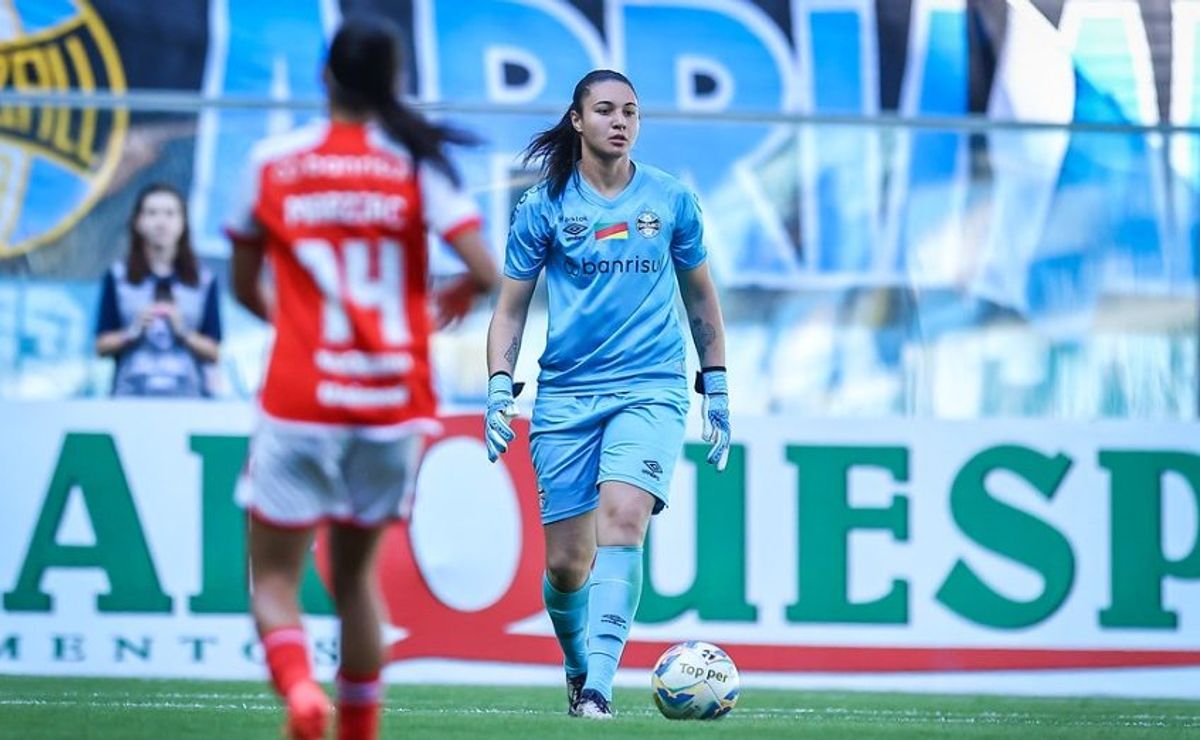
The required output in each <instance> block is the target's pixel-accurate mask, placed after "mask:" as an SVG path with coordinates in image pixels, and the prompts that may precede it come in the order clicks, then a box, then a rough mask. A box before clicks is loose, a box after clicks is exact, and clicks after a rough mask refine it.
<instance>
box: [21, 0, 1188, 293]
mask: <svg viewBox="0 0 1200 740" xmlns="http://www.w3.org/2000/svg"><path fill="white" fill-rule="evenodd" d="M1197 5H1198V4H1197V3H1194V2H1191V0H1174V1H1173V2H1172V1H1170V0H1105V2H1096V1H1095V0H791V1H790V2H767V1H765V0H761V1H758V2H721V1H718V0H601V1H597V2H582V1H578V2H570V1H566V0H480V1H477V2H470V3H463V2H457V1H452V0H409V1H407V2H387V3H385V2H381V1H380V0H367V1H364V2H349V1H348V0H342V1H341V2H339V1H338V0H287V1H286V2H285V1H284V0H264V1H263V2H256V3H234V2H231V1H230V0H185V1H183V2H179V3H171V4H170V6H169V7H166V6H160V5H155V4H141V3H138V4H131V3H127V2H123V1H122V0H40V1H39V2H36V3H35V2H14V3H13V4H12V7H13V12H12V13H10V14H7V15H5V16H0V60H4V61H5V64H0V70H3V73H2V74H0V87H2V88H3V89H9V90H19V91H29V90H46V89H67V88H76V89H82V90H89V89H107V90H111V91H113V92H118V93H120V92H122V91H124V90H127V89H129V90H147V89H157V90H185V91H188V90H190V91H194V92H199V93H203V94H204V95H205V96H207V97H213V98H237V97H251V98H256V99H264V98H265V99H276V100H279V101H281V103H283V102H288V101H316V100H319V99H320V97H321V94H322V91H321V87H320V77H319V68H320V64H321V60H322V55H323V51H324V47H325V44H326V41H327V39H328V38H329V36H330V34H331V33H332V31H333V30H334V29H335V28H336V27H337V25H338V23H339V22H340V21H341V19H342V17H343V16H344V15H345V14H347V13H349V12H358V11H361V10H373V11H375V12H378V13H380V14H382V15H386V16H389V17H391V18H392V19H393V20H394V21H396V22H397V24H398V26H399V27H400V28H401V29H402V30H403V33H404V46H405V48H406V52H407V70H406V86H407V92H408V93H409V94H410V95H411V96H413V97H414V98H416V99H418V100H420V101H423V102H425V103H441V104H448V105H449V106H450V108H451V109H453V105H454V104H470V105H472V106H478V105H480V104H484V105H488V106H495V110H494V111H489V112H487V113H472V114H469V115H454V119H455V121H456V123H458V124H460V125H462V126H464V127H467V128H470V129H473V130H475V131H476V132H478V133H479V134H481V135H482V136H483V137H484V138H485V140H486V144H485V146H483V147H480V148H477V149H473V150H468V151H464V152H462V153H461V156H460V157H459V161H460V162H461V166H462V168H463V170H464V173H465V175H466V177H467V179H468V182H469V183H470V184H471V186H472V187H473V189H474V190H475V192H477V194H478V198H479V200H480V204H481V206H482V207H483V209H484V213H485V214H487V215H488V229H489V233H488V235H489V237H490V241H491V243H493V244H494V245H496V248H497V249H500V245H502V244H503V242H504V231H505V226H506V224H507V221H508V219H507V215H508V211H509V209H510V207H511V203H512V202H513V200H514V198H515V196H516V194H519V192H520V191H521V190H522V189H523V187H524V186H525V184H526V183H527V181H528V180H527V177H528V173H523V172H521V171H520V169H519V168H518V167H517V166H516V163H515V155H516V154H517V153H518V152H519V151H520V150H521V149H522V148H523V147H524V145H525V144H526V143H527V142H528V141H529V138H530V136H531V135H532V134H533V133H535V132H536V131H538V130H539V129H541V128H544V127H546V126H547V125H549V124H550V123H552V122H553V120H554V118H555V115H547V114H544V113H541V114H536V115H535V114H530V113H528V111H529V110H530V109H534V110H547V109H548V110H552V111H557V110H560V109H565V107H566V105H567V103H568V102H569V97H570V93H571V90H572V87H573V85H574V83H575V81H576V80H577V79H578V78H579V77H581V76H582V75H583V74H584V73H586V72H587V71H588V70H589V69H592V68H595V67H613V68H617V69H621V70H624V71H625V72H626V73H627V74H629V76H630V77H631V78H632V79H633V81H634V83H635V85H636V86H637V88H638V92H639V95H640V97H641V101H642V104H643V107H644V109H645V110H647V111H649V112H660V113H679V114H684V115H679V116H677V115H671V116H659V117H657V118H655V117H654V116H652V115H651V116H648V117H647V120H646V121H645V125H644V128H643V133H642V137H641V139H640V141H639V142H638V145H637V148H636V150H635V157H637V158H640V159H644V160H646V161H648V162H652V163H654V164H656V165H657V166H660V167H663V168H664V169H667V170H669V171H672V172H674V173H676V174H678V175H679V176H681V177H682V178H683V179H684V180H685V181H687V182H689V183H690V184H691V185H693V186H694V187H695V188H696V189H697V190H698V192H699V193H700V195H701V199H702V201H703V203H704V205H705V210H706V219H707V222H708V227H709V241H710V243H711V245H712V247H713V250H712V251H713V265H714V270H715V272H716V273H717V276H718V278H719V279H720V280H721V281H722V282H723V284H725V285H727V286H773V285H783V286H796V285H838V286H842V285H852V286H853V285H912V286H916V287H918V288H951V289H957V290H962V291H966V292H968V293H970V294H973V295H975V296H977V297H979V298H982V299H985V300H988V301H991V302H993V303H996V304H999V305H1001V306H1004V307H1008V308H1013V309H1016V310H1018V311H1020V312H1023V313H1026V314H1029V315H1034V316H1041V315H1054V314H1058V313H1062V312H1068V313H1069V312H1073V311H1079V310H1087V309H1088V308H1089V307H1090V306H1091V305H1092V304H1093V303H1094V301H1095V300H1096V299H1097V297H1098V296H1100V295H1103V294H1106V293H1112V292H1117V293H1137V294H1144V293H1153V294H1163V293H1166V294H1170V293H1179V292H1186V291H1191V290H1193V289H1194V288H1193V286H1194V282H1195V280H1196V278H1197V265H1196V254H1195V252H1196V234H1197V223H1198V221H1200V214H1197V193H1198V191H1200V134H1196V133H1176V134H1172V135H1165V134H1163V133H1159V132H1150V133H1111V132H1094V131H1088V132H1079V131H1075V132H1072V131H1067V130H1035V131H1031V130H1012V129H1002V130H991V131H988V132H987V133H971V132H969V131H967V130H964V129H952V128H944V129H941V128H906V127H891V126H888V125H881V126H874V127H867V126H860V125H834V124H824V125H801V126H797V125H792V124H783V123H777V122H772V120H771V119H770V117H771V116H777V115H778V114H801V115H808V114H816V115H837V116H850V117H872V116H876V115H878V114H881V113H894V114H896V115H898V116H900V117H902V118H926V119H928V118H942V117H949V118H956V117H960V116H963V115H966V114H971V113H976V114H985V115H988V116H991V117H993V118H994V119H997V120H998V121H1018V122H1049V123H1071V122H1089V123H1112V124H1175V125H1181V126H1193V125H1196V124H1197V123H1200V120H1198V119H1200V108H1198V106H1197V105H1196V102H1197V100H1198V99H1200V94H1198V93H1197V90H1198V89H1200V87H1198V86H1197V84H1196V79H1197V75H1196V67H1197V64H1200V54H1197V36H1198V33H1197V29H1200V8H1198V7H1197ZM134 6H136V7H134ZM22 111H24V112H22ZM688 114H693V115H694V114H736V116H737V117H738V120H737V121H736V122H735V121H730V120H713V119H711V118H707V117H699V116H695V117H693V118H690V119H689V118H688V117H687V115H688ZM754 114H762V115H764V116H767V117H768V118H765V119H763V120H761V121H759V122H753V121H749V122H747V121H746V120H745V117H746V116H747V115H754ZM55 115H56V114H54V113H53V112H52V111H49V109H47V110H42V111H32V112H30V111H29V109H28V108H24V109H21V108H13V109H4V111H0V158H2V159H3V161H5V162H15V163H16V164H18V165H20V166H19V167H16V166H14V167H8V168H5V169H4V170H3V172H4V173H7V174H4V175H3V176H4V177H5V178H7V179H8V180H9V181H10V184H23V185H24V187H23V188H15V187H9V188H6V189H5V190H4V191H3V192H4V193H5V196H4V197H5V198H14V199H17V200H18V201H19V202H17V203H14V204H13V207H12V208H7V207H6V208H4V209H2V210H0V213H3V214H5V215H4V217H3V219H2V220H0V257H4V256H13V255H18V254H22V253H27V252H29V251H31V250H33V249H36V248H38V247H40V246H44V245H47V244H52V245H55V246H62V245H64V244H65V245H66V246H65V247H64V248H67V249H71V250H76V251H85V250H93V251H94V250H96V249H97V247H96V239H95V238H86V237H84V236H80V234H79V232H87V231H88V230H89V229H92V230H101V229H104V228H107V227H111V226H112V225H113V224H115V223H119V220H118V216H117V215H116V214H114V213H108V214H106V215H105V214H103V213H99V212H101V211H103V208H101V207H99V206H98V205H97V198H99V197H100V196H101V195H102V194H103V195H106V196H107V197H108V198H110V199H114V200H116V201H118V202H119V203H120V205H121V206H122V207H127V205H128V195H129V194H128V189H129V188H132V187H134V185H136V184H138V183H139V182H141V181H142V180H143V179H144V178H139V175H147V176H148V174H149V173H151V172H154V173H155V174H157V175H160V176H165V177H167V178H168V179H170V180H172V181H173V182H175V183H176V184H177V185H179V186H181V187H183V188H184V189H186V190H187V191H188V192H189V193H190V199H191V202H190V206H191V211H192V213H191V216H192V223H193V228H194V229H195V231H196V237H197V239H196V241H197V243H198V244H199V245H200V248H201V251H202V252H203V253H205V254H207V255H209V256H214V257H221V256H224V255H225V254H227V250H228V246H227V245H226V244H225V242H224V240H223V239H222V238H221V236H220V230H219V225H220V223H221V222H222V220H223V219H224V218H225V214H226V213H227V212H228V210H229V202H228V200H229V198H230V197H231V193H232V192H233V191H235V190H236V188H235V187H233V185H235V184H236V183H237V181H238V179H239V178H240V177H241V171H242V167H243V163H244V162H245V158H246V154H247V152H248V150H249V147H250V146H251V145H252V143H253V142H254V141H255V140H257V139H258V138H260V137H262V136H264V135H267V134H269V133H273V132H276V131H278V130H282V129H285V128H288V127H290V126H293V125H295V124H298V123H302V122H303V121H304V120H305V119H306V118H307V117H309V116H310V115H312V109H303V110H296V109H288V108H280V109H276V110H271V111H263V110H246V109H231V108H221V109H217V108H212V109H208V110H206V111H205V112H203V113H201V114H199V115H195V116H184V117H183V119H184V120H183V121H182V124H181V125H182V126H183V127H184V130H183V131H182V132H181V131H180V130H178V129H166V130H169V131H172V132H173V133H172V134H163V133H162V132H163V130H164V127H166V126H167V124H166V123H164V120H166V119H169V117H165V116H162V115H158V116H156V115H147V114H135V115H134V116H133V121H132V125H131V126H130V127H129V131H128V132H127V131H126V125H125V124H126V121H125V119H124V117H123V114H122V115H118V114H100V115H99V117H97V114H95V112H93V114H92V115H91V117H90V118H89V117H88V114H87V112H76V113H73V114H71V115H70V116H68V115H67V114H65V113H64V114H62V115H61V116H60V117H58V118H55V117H54V116H55ZM72 116H73V117H72ZM170 120H174V119H170ZM775 120H778V119H777V118H776V119H775ZM89 137H90V138H89ZM80 139H86V142H84V143H86V144H87V146H84V144H83V143H81V142H80ZM147 150H149V151H147ZM121 152H124V153H125V156H124V158H123V159H121V160H120V163H121V166H117V160H118V159H120V157H119V156H118V155H119V154H120V153H121ZM72 157H74V158H72ZM155 163H158V164H159V167H158V169H157V170H156V169H155ZM164 163H167V164H164ZM67 181H70V183H77V184H72V185H71V187H70V188H67V187H66V186H65V185H63V184H62V183H64V182H67ZM52 192H53V193H55V194H66V197H62V196H61V195H56V196H55V197H51V195H50V193H52ZM122 198H123V199H122ZM103 202H104V201H101V203H100V205H103ZM114 210H116V209H115V206H114ZM122 215H123V214H122ZM10 222H11V223H10ZM72 227H77V228H74V229H72ZM113 236H114V235H112V234H111V233H109V234H105V235H104V237H105V238H106V239H107V240H108V241H109V242H110V243H111V242H112V241H113ZM73 257H77V256H76V255H73ZM110 257H111V255H110ZM104 261H107V260H101V261H100V262H101V263H103V262H104ZM63 262H64V261H63V260H58V261H53V264H55V265H61V264H62V263H63ZM71 262H73V263H74V264H80V259H78V258H74V259H72V260H71ZM89 264H90V263H89ZM435 266H436V267H437V268H438V269H440V270H443V271H452V270H454V269H456V266H455V265H454V264H453V261H452V260H451V259H450V258H449V257H447V256H446V255H439V258H438V260H437V261H435ZM47 269H48V270H50V271H51V272H53V270H54V269H55V268H47ZM58 269H60V270H61V268H58ZM51 276H56V275H51ZM57 276H64V275H57Z"/></svg>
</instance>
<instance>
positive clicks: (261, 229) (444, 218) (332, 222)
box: [228, 122, 480, 426]
mask: <svg viewBox="0 0 1200 740" xmlns="http://www.w3.org/2000/svg"><path fill="white" fill-rule="evenodd" d="M247 185H248V187H247V193H246V194H245V196H243V198H242V202H241V203H240V204H239V205H238V209H237V213H236V214H235V218H234V219H233V221H232V223H231V224H230V225H229V228H228V231H229V233H230V236H231V237H232V238H234V239H235V240H236V241H238V242H240V243H247V242H249V243H258V244H262V245H264V246H265V249H266V250H267V258H268V259H269V261H270V264H271V267H272V269H273V271H274V279H275V307H274V316H273V317H272V318H273V323H274V328H275V342H274V346H273V348H272V351H271V359H270V362H269V364H268V367H267V374H266V379H265V380H264V381H263V388H262V399H261V402H262V407H263V410H264V411H265V412H266V413H267V415H268V416H270V417H273V418H277V419H283V420H288V421H302V422H316V423H321V424H335V425H355V426H357V425H371V426H383V425H394V424H400V423H403V422H406V421H410V420H413V419H421V418H431V417H433V416H434V415H435V413H436V399H435V397H434V392H433V382H432V377H431V370H430V363H429V334H430V331H431V324H430V319H429V314H428V309H427V303H428V294H427V288H426V284H427V271H428V262H429V255H428V249H427V241H426V232H427V230H432V231H434V232H435V233H437V234H439V235H441V236H442V237H443V238H446V239H451V238H453V237H454V236H455V235H456V234H458V233H460V232H461V231H463V230H465V229H469V228H477V227H478V226H479V223H480V220H479V212H478V210H477V208H476V206H475V202H474V200H473V199H472V198H470V197H469V196H468V195H467V194H466V193H465V192H463V191H462V190H461V189H459V188H457V187H455V186H454V185H453V184H452V182H451V181H450V179H449V178H448V177H446V175H445V174H444V173H442V172H440V171H438V170H437V169H435V168H433V167H430V166H427V165H425V164H422V165H421V166H419V167H414V164H413V160H412V157H411V156H410V155H409V154H408V152H407V151H406V150H405V149H404V148H403V147H402V146H400V145H398V144H395V143H393V142H392V141H391V140H389V139H388V138H387V137H386V136H385V135H384V134H383V132H382V131H381V130H379V129H377V128H376V127H375V126H371V125H360V124H347V123H341V122H332V123H328V122H327V123H322V124H320V125H314V126H311V127H307V128H305V129H301V130H299V131H295V132H292V133H289V134H286V135H282V136H277V137H272V138H269V139H266V140H264V141H262V142H260V143H259V144H258V146H257V147H256V148H255V150H254V153H253V155H252V159H251V174H250V177H249V182H248V183H247Z"/></svg>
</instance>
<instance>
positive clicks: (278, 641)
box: [262, 626, 312, 697]
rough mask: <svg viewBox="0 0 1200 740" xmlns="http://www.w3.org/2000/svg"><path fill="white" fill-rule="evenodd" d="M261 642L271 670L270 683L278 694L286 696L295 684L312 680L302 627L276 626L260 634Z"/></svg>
mask: <svg viewBox="0 0 1200 740" xmlns="http://www.w3.org/2000/svg"><path fill="white" fill-rule="evenodd" d="M262 644H263V649H264V650H266V653H267V667H268V668H269V669H270V670H271V683H272V684H274V685H275V690H276V691H278V692H279V695H280V696H283V697H286V696H287V695H288V691H290V690H291V688H292V687H293V686H295V685H296V684H298V683H301V682H303V681H311V680H312V670H311V669H310V668H309V666H308V644H307V642H306V641H305V638H304V628H303V627H298V626H292V627H277V628H275V629H273V630H270V631H269V632H267V633H266V634H264V635H263V636H262Z"/></svg>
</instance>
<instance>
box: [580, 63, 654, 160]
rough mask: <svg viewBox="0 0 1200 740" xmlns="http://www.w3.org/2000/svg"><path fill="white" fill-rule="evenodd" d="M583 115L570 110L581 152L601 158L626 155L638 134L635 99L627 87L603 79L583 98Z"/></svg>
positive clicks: (614, 81)
mask: <svg viewBox="0 0 1200 740" xmlns="http://www.w3.org/2000/svg"><path fill="white" fill-rule="evenodd" d="M582 107H583V113H582V115H581V114H579V113H576V112H575V111H571V122H572V124H573V125H574V126H575V130H576V131H578V132H579V135H580V137H581V138H582V139H583V146H584V149H587V150H588V151H590V152H591V153H592V154H593V155H595V156H597V157H600V158H602V159H617V158H620V157H627V156H629V151H630V150H631V149H633V142H634V141H636V140H637V135H638V123H639V119H638V102H637V96H636V95H634V94H633V90H632V89H630V87H629V85H626V84H625V83H623V82H619V81H617V80H604V81H603V82H597V83H596V84H594V85H592V87H591V89H590V90H588V93H587V95H586V96H585V97H584V99H583V104H582Z"/></svg>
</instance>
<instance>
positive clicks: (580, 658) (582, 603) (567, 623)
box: [542, 576, 588, 676]
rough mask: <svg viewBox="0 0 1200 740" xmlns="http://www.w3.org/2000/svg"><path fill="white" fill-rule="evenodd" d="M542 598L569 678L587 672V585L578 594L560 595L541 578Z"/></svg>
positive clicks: (547, 579)
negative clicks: (560, 648)
mask: <svg viewBox="0 0 1200 740" xmlns="http://www.w3.org/2000/svg"><path fill="white" fill-rule="evenodd" d="M542 599H543V600H544V601H545V602H546V611H547V612H548V613H549V614H550V622H551V624H553V625H554V634H555V635H556V636H557V637H558V644H559V645H561V646H562V651H563V667H565V668H566V669H567V675H568V676H580V675H583V674H584V673H586V672H587V631H586V628H587V606H588V584H586V583H585V584H583V587H582V588H580V589H579V590H578V591H572V592H571V593H563V592H562V591H559V590H558V589H556V588H555V587H554V586H551V585H550V579H549V578H546V577H544V576H543V577H542Z"/></svg>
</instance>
